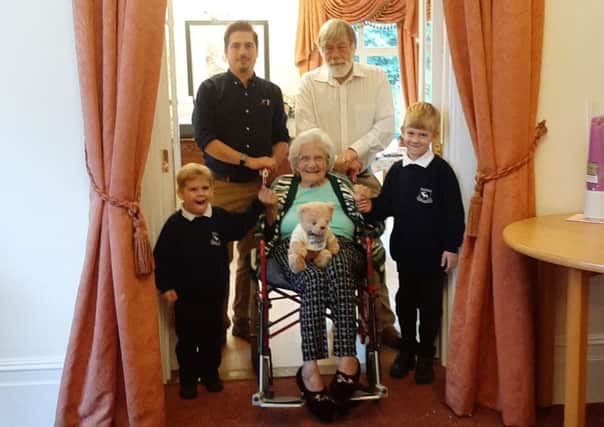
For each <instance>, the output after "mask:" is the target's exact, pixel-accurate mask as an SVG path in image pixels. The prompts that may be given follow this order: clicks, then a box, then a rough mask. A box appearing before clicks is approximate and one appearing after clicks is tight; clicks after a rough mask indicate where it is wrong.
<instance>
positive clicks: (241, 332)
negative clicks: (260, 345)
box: [231, 321, 251, 342]
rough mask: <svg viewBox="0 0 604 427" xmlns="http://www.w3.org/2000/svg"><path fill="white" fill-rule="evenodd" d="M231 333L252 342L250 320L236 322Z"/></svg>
mask: <svg viewBox="0 0 604 427" xmlns="http://www.w3.org/2000/svg"><path fill="white" fill-rule="evenodd" d="M231 334H232V335H233V336H234V337H237V338H241V339H242V340H244V341H247V342H250V340H251V337H250V324H249V322H247V321H246V322H236V323H235V324H234V325H233V330H232V331H231Z"/></svg>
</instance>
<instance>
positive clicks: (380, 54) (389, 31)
mask: <svg viewBox="0 0 604 427" xmlns="http://www.w3.org/2000/svg"><path fill="white" fill-rule="evenodd" d="M353 28H354V31H355V34H356V36H357V50H356V54H355V56H354V62H357V63H360V64H369V65H376V66H378V67H380V68H382V69H383V70H384V71H385V72H386V76H387V77H388V82H389V83H390V87H391V89H392V102H393V104H394V126H395V135H394V136H395V138H396V139H397V138H398V137H399V135H400V121H401V113H402V112H401V109H402V105H403V100H402V93H401V72H400V67H399V62H398V46H397V40H396V24H378V23H375V22H365V23H362V24H354V25H353Z"/></svg>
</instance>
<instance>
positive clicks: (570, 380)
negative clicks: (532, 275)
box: [552, 268, 589, 427]
mask: <svg viewBox="0 0 604 427" xmlns="http://www.w3.org/2000/svg"><path fill="white" fill-rule="evenodd" d="M567 289H568V294H567V297H566V298H567V301H566V368H565V373H564V380H565V383H564V426H565V427H582V426H584V425H585V370H586V365H587V361H586V358H587V354H586V353H587V310H588V305H587V299H588V295H589V287H588V274H587V273H584V272H582V271H581V270H577V269H574V268H569V269H568V287H567ZM552 303H553V301H552Z"/></svg>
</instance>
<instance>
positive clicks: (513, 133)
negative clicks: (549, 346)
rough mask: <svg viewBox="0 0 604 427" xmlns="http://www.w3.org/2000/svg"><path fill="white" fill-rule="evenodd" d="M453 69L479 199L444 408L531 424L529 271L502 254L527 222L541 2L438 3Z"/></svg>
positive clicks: (462, 275) (472, 216) (459, 291)
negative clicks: (516, 228) (480, 409)
mask: <svg viewBox="0 0 604 427" xmlns="http://www.w3.org/2000/svg"><path fill="white" fill-rule="evenodd" d="M443 5H444V12H445V19H446V24H447V25H446V26H447V31H448V39H449V43H450V46H451V57H452V61H453V68H454V71H455V77H456V80H457V85H458V87H459V92H460V96H461V101H462V105H463V109H464V114H465V117H466V121H467V123H468V127H469V129H470V134H471V137H472V143H473V145H474V150H475V152H476V157H477V160H478V165H477V174H476V175H477V186H476V193H475V195H474V197H473V200H472V206H471V209H470V213H469V217H468V232H467V234H466V236H465V239H464V243H463V249H462V253H461V258H460V265H459V271H458V274H457V288H456V293H455V301H454V304H453V314H452V321H451V326H450V339H449V349H448V362H447V380H446V402H447V404H448V405H449V406H450V407H451V408H452V409H453V411H454V412H455V413H456V414H458V415H470V414H471V413H472V411H473V408H474V405H476V404H479V405H483V406H487V407H490V408H495V409H498V410H500V411H501V413H502V417H503V422H504V424H506V425H518V426H527V425H532V424H534V422H535V392H534V387H535V385H534V384H535V379H534V378H535V367H534V332H533V318H532V301H531V292H532V290H531V285H532V282H533V281H534V271H533V269H534V265H533V263H531V262H530V261H528V260H527V259H525V258H524V257H522V256H520V255H518V254H516V253H515V252H514V251H512V250H511V249H509V248H508V247H507V246H506V245H505V243H504V242H503V239H502V231H503V228H504V227H505V226H506V225H508V224H510V223H511V222H513V221H516V220H519V219H523V218H527V217H531V216H534V214H535V188H534V176H533V161H532V158H533V157H532V156H533V154H534V150H535V147H536V143H537V140H538V138H539V136H540V135H541V134H542V133H543V132H544V131H545V129H544V127H543V126H541V127H538V128H537V129H535V117H536V110H537V98H538V90H539V75H540V70H541V47H542V37H543V13H544V2H543V0H534V1H530V2H527V1H526V0H505V1H496V0H477V1H467V0H448V1H446V2H443Z"/></svg>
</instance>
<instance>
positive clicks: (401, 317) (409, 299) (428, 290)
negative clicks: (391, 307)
mask: <svg viewBox="0 0 604 427" xmlns="http://www.w3.org/2000/svg"><path fill="white" fill-rule="evenodd" d="M397 268H398V280H399V288H398V291H397V293H396V315H397V316H398V321H399V325H400V327H401V338H402V344H401V350H403V351H409V352H411V353H416V354H418V355H419V356H422V357H433V356H434V353H435V352H436V347H435V346H434V341H435V340H436V336H437V335H438V331H439V329H440V322H441V317H442V302H443V283H444V279H445V273H444V272H442V271H436V272H427V273H426V272H407V271H405V269H404V268H403V267H402V266H401V265H399V264H397ZM418 310H419V342H418V341H417V340H416V335H417V334H416V325H417V312H418Z"/></svg>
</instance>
